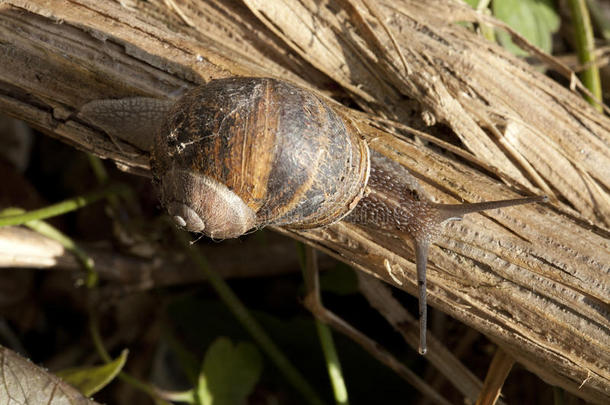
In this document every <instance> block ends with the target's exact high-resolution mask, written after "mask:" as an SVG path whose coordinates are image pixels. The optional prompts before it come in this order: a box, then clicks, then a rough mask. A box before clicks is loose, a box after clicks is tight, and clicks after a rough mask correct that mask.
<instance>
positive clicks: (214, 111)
mask: <svg viewBox="0 0 610 405" xmlns="http://www.w3.org/2000/svg"><path fill="white" fill-rule="evenodd" d="M132 104H133V103H132ZM136 104H137V103H136ZM92 106H94V107H92ZM92 106H89V105H87V106H85V107H86V108H84V110H83V111H85V114H84V115H85V116H86V117H88V118H89V120H90V121H91V117H92V116H94V115H95V114H93V113H92V111H97V113H96V114H97V116H98V117H99V116H100V114H99V111H100V107H99V103H98V104H96V105H92ZM102 110H103V108H102ZM156 110H158V105H157V107H155V111H156ZM101 115H104V114H101ZM106 115H107V116H110V117H111V116H112V114H106ZM123 115H124V114H123ZM100 125H101V124H100ZM151 169H152V172H153V178H154V184H155V185H156V187H157V189H158V191H159V195H160V199H161V203H162V205H163V206H164V207H165V209H166V210H167V212H168V213H169V215H170V217H171V218H172V219H173V221H174V222H175V223H176V224H177V225H178V226H180V227H182V228H185V229H186V230H189V231H192V232H199V233H203V234H205V235H207V236H209V237H212V238H220V239H224V238H234V237H238V236H240V235H243V234H244V233H246V232H248V231H249V230H252V229H257V228H262V227H264V226H267V225H277V226H283V227H287V228H290V229H311V228H316V227H324V226H328V225H330V224H333V223H335V222H337V221H340V220H345V221H348V222H352V223H356V224H358V225H361V226H365V227H367V226H368V227H371V228H375V229H381V230H387V231H389V232H392V233H393V234H397V235H399V236H401V237H404V238H410V239H412V240H413V242H414V245H415V256H416V267H417V287H418V295H419V320H420V347H419V351H420V353H422V354H424V353H425V351H426V317H427V314H426V308H427V306H426V276H425V272H426V262H427V252H428V247H429V245H430V244H431V243H432V242H433V241H434V238H435V237H436V236H437V235H438V234H439V232H440V230H441V226H442V224H443V223H444V222H445V221H447V220H451V219H461V218H462V216H463V215H464V214H466V213H471V212H477V211H482V210H488V209H493V208H501V207H507V206H511V205H518V204H525V203H532V202H539V201H543V200H544V197H529V198H521V199H515V200H504V201H493V202H486V203H475V204H460V205H450V204H437V203H434V202H432V201H430V200H429V199H427V198H426V196H425V195H424V194H423V192H422V191H421V189H420V187H419V186H418V184H417V182H416V181H415V179H414V178H413V177H412V176H411V175H410V174H409V172H408V171H407V169H405V168H404V167H403V166H401V165H399V164H397V163H395V162H393V161H392V160H390V159H388V158H386V157H384V156H382V155H381V154H379V153H377V152H373V151H370V150H369V148H368V145H367V143H366V141H365V140H364V139H363V138H361V137H360V136H359V135H358V133H357V131H356V129H355V127H354V126H353V125H352V124H351V123H350V122H349V121H348V120H346V119H343V118H342V117H341V116H340V115H339V114H338V113H337V112H336V111H335V110H334V109H332V108H331V107H330V106H329V105H328V104H327V103H326V102H325V101H324V100H322V99H321V98H319V97H318V96H316V95H314V94H313V93H312V92H310V91H308V90H306V89H303V88H301V87H298V86H295V85H293V84H290V83H287V82H284V81H281V80H276V79H271V78H254V77H237V78H227V79H219V80H213V81H211V82H209V83H208V84H205V85H203V86H199V87H196V88H194V89H192V90H190V91H188V92H187V93H185V94H184V95H183V96H182V97H181V98H180V99H179V100H178V101H176V102H175V103H174V104H173V105H172V106H171V108H169V112H168V113H167V115H166V117H165V121H164V123H163V124H162V125H161V126H160V130H158V131H157V132H156V135H155V137H154V141H153V145H152V150H151Z"/></svg>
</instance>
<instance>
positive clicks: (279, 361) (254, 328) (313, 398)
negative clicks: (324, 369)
mask: <svg viewBox="0 0 610 405" xmlns="http://www.w3.org/2000/svg"><path fill="white" fill-rule="evenodd" d="M176 235H177V238H178V240H179V241H180V243H181V244H182V246H184V249H185V251H186V252H187V254H188V256H189V257H190V259H191V260H192V261H193V262H194V263H195V264H196V265H197V267H198V268H199V269H200V270H201V272H202V273H203V274H204V275H205V276H206V278H207V279H208V281H209V282H210V284H211V285H212V287H213V288H214V290H215V291H216V293H217V294H218V296H219V297H220V299H221V300H222V301H223V302H224V303H225V305H227V307H228V308H229V310H230V311H231V312H233V315H234V316H235V317H236V318H237V320H238V321H239V322H240V323H241V324H242V326H243V327H244V328H245V329H246V330H247V331H248V333H250V335H251V336H252V338H253V339H254V340H255V341H256V342H257V343H258V345H259V346H260V347H261V349H262V350H263V351H264V352H265V353H266V354H267V356H269V358H270V359H271V361H272V362H273V363H274V364H275V365H276V367H277V368H279V369H280V370H281V371H282V373H283V374H284V376H285V377H286V379H287V380H288V381H289V382H290V383H291V384H292V386H293V387H294V388H295V389H296V390H297V391H298V392H299V393H300V394H301V395H303V397H304V398H305V400H306V401H307V402H309V403H310V404H322V403H323V402H322V400H321V399H320V398H319V396H318V395H317V394H316V392H315V391H314V390H313V388H312V387H311V386H310V385H309V383H308V382H307V380H305V378H304V377H303V375H302V374H301V373H300V372H299V371H298V370H297V369H296V368H295V367H294V366H293V365H292V363H290V361H289V360H288V358H287V357H286V356H285V355H284V353H282V352H281V350H280V349H279V348H278V347H277V346H276V345H275V343H274V342H273V341H272V340H271V338H270V337H269V336H268V335H267V333H266V332H265V331H264V330H263V328H262V327H261V326H260V325H259V324H258V322H257V321H256V320H255V319H254V318H253V317H252V315H250V313H249V311H248V309H247V308H246V307H245V305H244V304H243V303H242V302H241V301H240V300H239V298H238V297H237V296H236V295H235V293H234V292H233V291H232V290H231V289H230V287H229V286H228V285H227V283H225V281H224V280H223V279H222V278H221V277H220V276H219V275H218V274H217V273H216V272H214V271H213V270H212V269H211V268H210V266H209V264H208V262H207V260H206V259H205V257H204V256H203V255H202V254H201V253H200V252H199V251H198V250H197V249H196V248H195V247H194V246H191V245H190V242H189V240H188V239H187V236H186V234H185V233H184V232H182V231H180V230H176Z"/></svg>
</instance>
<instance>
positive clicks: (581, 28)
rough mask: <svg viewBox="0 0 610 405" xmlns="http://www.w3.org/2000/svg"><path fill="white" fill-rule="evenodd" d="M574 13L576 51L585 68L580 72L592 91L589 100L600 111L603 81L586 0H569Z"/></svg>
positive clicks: (584, 83) (583, 81)
mask: <svg viewBox="0 0 610 405" xmlns="http://www.w3.org/2000/svg"><path fill="white" fill-rule="evenodd" d="M568 3H569V5H570V11H571V13H572V22H573V24H574V30H575V36H574V39H575V40H576V51H577V52H578V59H579V61H580V63H581V64H582V65H584V66H585V69H584V70H583V71H582V73H581V74H580V77H581V80H582V83H583V85H584V86H585V87H586V88H587V89H588V90H589V91H590V92H591V94H592V95H593V98H591V97H590V96H589V95H585V98H586V99H587V101H588V102H589V103H590V104H591V105H593V106H594V107H595V108H596V109H597V110H598V111H600V112H601V111H603V109H602V105H601V103H600V101H601V99H602V90H601V81H600V78H599V69H598V67H597V64H596V57H595V43H594V40H593V28H592V26H591V18H590V17H589V10H588V9H587V4H586V0H568Z"/></svg>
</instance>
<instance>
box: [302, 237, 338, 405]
mask: <svg viewBox="0 0 610 405" xmlns="http://www.w3.org/2000/svg"><path fill="white" fill-rule="evenodd" d="M297 249H298V252H299V263H300V265H301V270H302V271H303V279H304V280H305V289H306V291H308V292H313V293H315V294H316V296H317V298H318V299H319V300H320V303H321V301H322V298H321V296H320V292H319V291H315V290H316V289H318V290H319V283H318V282H317V281H316V280H317V278H318V262H317V257H316V256H317V255H316V251H315V249H314V248H312V247H311V246H305V245H303V244H302V243H298V244H297ZM314 322H315V324H316V330H317V331H318V337H319V339H320V345H321V346H322V352H323V353H324V358H325V359H326V370H327V372H328V377H329V378H330V383H331V385H332V387H333V394H334V397H335V402H336V403H337V404H340V405H347V404H349V397H348V394H347V388H346V386H345V379H344V378H343V372H342V370H341V362H340V361H339V355H338V354H337V349H336V346H335V342H334V339H333V335H332V331H331V329H330V327H329V326H328V325H326V324H325V323H322V322H320V321H319V320H317V319H314Z"/></svg>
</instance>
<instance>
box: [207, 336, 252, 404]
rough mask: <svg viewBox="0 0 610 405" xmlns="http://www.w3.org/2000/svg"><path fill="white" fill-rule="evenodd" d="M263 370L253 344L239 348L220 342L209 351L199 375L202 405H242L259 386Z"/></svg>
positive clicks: (221, 339) (242, 345)
mask: <svg viewBox="0 0 610 405" xmlns="http://www.w3.org/2000/svg"><path fill="white" fill-rule="evenodd" d="M262 368H263V360H262V357H261V354H260V352H259V351H258V349H257V348H256V346H254V345H253V344H251V343H247V342H240V343H238V344H237V345H233V343H232V342H231V341H230V340H229V339H228V338H218V339H216V340H215V341H214V343H212V345H211V346H210V347H209V348H208V350H207V352H206V354H205V357H204V359H203V366H202V369H201V373H200V374H199V382H198V385H197V396H198V399H199V403H200V404H201V405H239V404H243V403H244V401H245V399H246V398H247V396H248V395H249V394H250V392H251V391H252V389H253V388H254V386H255V385H256V383H257V381H258V379H259V377H260V374H261V371H262Z"/></svg>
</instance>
